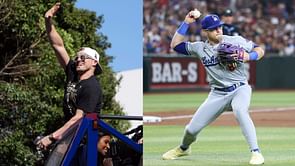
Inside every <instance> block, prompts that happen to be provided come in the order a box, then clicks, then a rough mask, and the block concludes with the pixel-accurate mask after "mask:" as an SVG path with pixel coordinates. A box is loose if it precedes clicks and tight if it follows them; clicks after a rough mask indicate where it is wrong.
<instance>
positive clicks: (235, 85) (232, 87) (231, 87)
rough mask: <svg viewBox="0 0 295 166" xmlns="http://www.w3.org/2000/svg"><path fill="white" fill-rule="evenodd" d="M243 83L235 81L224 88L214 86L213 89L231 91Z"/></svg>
mask: <svg viewBox="0 0 295 166" xmlns="http://www.w3.org/2000/svg"><path fill="white" fill-rule="evenodd" d="M243 85H245V83H243V82H239V83H236V84H234V85H232V86H229V87H226V88H214V89H215V90H219V91H223V92H232V91H234V90H235V89H237V88H238V87H240V86H243Z"/></svg>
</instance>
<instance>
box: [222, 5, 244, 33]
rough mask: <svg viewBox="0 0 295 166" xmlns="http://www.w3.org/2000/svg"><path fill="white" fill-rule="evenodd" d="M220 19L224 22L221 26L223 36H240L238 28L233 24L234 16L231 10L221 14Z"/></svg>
mask: <svg viewBox="0 0 295 166" xmlns="http://www.w3.org/2000/svg"><path fill="white" fill-rule="evenodd" d="M221 19H222V21H223V22H224V24H223V26H222V31H223V34H224V35H229V36H237V35H239V34H240V33H239V30H238V28H237V27H236V26H235V25H234V24H233V22H234V15H233V11H232V10H231V9H226V10H225V11H224V12H223V14H222V16H221Z"/></svg>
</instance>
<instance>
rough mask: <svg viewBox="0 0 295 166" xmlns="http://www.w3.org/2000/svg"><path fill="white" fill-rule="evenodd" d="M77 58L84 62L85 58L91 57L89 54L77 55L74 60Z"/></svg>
mask: <svg viewBox="0 0 295 166" xmlns="http://www.w3.org/2000/svg"><path fill="white" fill-rule="evenodd" d="M79 59H80V60H81V61H83V62H84V61H85V59H93V58H91V57H90V56H89V55H77V56H76V57H75V59H74V60H75V61H76V62H77V61H78V60H79Z"/></svg>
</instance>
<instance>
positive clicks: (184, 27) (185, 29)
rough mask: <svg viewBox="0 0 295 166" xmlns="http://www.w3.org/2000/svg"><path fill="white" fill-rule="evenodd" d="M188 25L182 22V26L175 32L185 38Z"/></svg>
mask: <svg viewBox="0 0 295 166" xmlns="http://www.w3.org/2000/svg"><path fill="white" fill-rule="evenodd" d="M188 27H189V24H188V23H185V22H182V24H181V25H180V26H179V28H178V29H177V32H178V33H179V34H181V35H183V36H185V34H186V32H187V30H188Z"/></svg>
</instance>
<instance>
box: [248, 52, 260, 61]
mask: <svg viewBox="0 0 295 166" xmlns="http://www.w3.org/2000/svg"><path fill="white" fill-rule="evenodd" d="M249 60H251V61H256V60H258V53H257V52H256V51H252V52H250V53H249Z"/></svg>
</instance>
